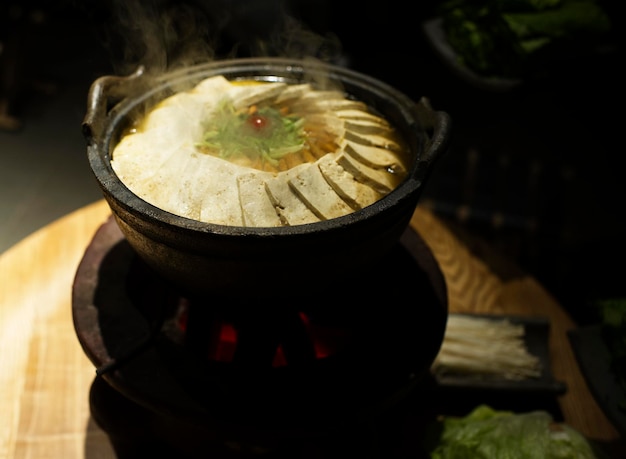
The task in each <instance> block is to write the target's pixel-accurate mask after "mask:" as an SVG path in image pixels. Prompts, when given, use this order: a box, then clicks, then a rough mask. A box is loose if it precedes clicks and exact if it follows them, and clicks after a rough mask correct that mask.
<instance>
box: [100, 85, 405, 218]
mask: <svg viewBox="0 0 626 459" xmlns="http://www.w3.org/2000/svg"><path fill="white" fill-rule="evenodd" d="M406 161H407V151H406V146H405V145H404V142H403V140H402V138H401V137H400V136H399V135H398V133H397V132H396V130H395V129H394V127H393V126H392V125H391V124H390V123H389V122H388V121H386V120H385V119H384V118H383V117H381V116H378V115H377V114H376V113H375V112H374V111H373V110H371V109H369V108H368V107H367V106H366V104H364V103H363V102H361V101H358V100H353V99H351V98H349V97H347V96H346V95H345V94H344V93H343V92H341V91H339V90H327V89H324V90H321V89H315V88H314V87H313V86H312V85H310V84H308V83H301V84H289V83H286V82H274V81H272V82H260V81H256V80H242V81H239V80H238V81H229V80H227V79H226V78H224V77H222V76H213V77H210V78H206V79H204V80H202V81H201V82H200V83H198V84H197V85H196V86H194V87H193V88H192V89H191V90H189V91H183V92H179V93H176V94H174V95H172V96H170V97H168V98H166V99H164V100H163V101H161V102H160V103H159V104H157V105H156V106H155V107H154V108H152V109H151V110H150V111H149V113H148V114H147V115H146V116H145V117H144V118H142V119H141V120H140V121H138V122H137V123H136V124H135V125H133V126H132V128H131V129H129V130H128V132H126V133H125V135H124V136H123V137H122V138H121V140H120V142H119V143H118V144H117V145H116V146H115V148H114V150H113V152H112V160H111V165H112V167H113V169H114V171H115V173H116V174H117V175H118V176H119V178H120V180H122V182H123V183H124V184H125V185H126V186H127V187H128V188H129V189H130V190H131V191H132V192H133V193H135V194H136V195H138V196H139V197H141V198H142V199H144V200H145V201H147V202H149V203H150V204H152V205H154V206H156V207H159V208H161V209H163V210H166V211H168V212H170V213H173V214H176V215H179V216H182V217H186V218H190V219H194V220H199V221H203V222H208V223H216V224H221V225H233V226H256V227H276V226H293V225H301V224H307V223H314V222H318V221H321V220H327V219H331V218H336V217H340V216H343V215H347V214H349V213H351V212H354V211H357V210H359V209H362V208H364V207H366V206H368V205H370V204H373V203H374V202H376V201H378V200H379V199H381V198H382V197H383V196H385V195H386V194H388V193H389V192H391V191H392V190H393V189H394V188H395V187H396V186H397V185H398V184H399V183H400V182H401V181H402V180H403V179H404V178H405V176H406V169H407V165H406Z"/></svg>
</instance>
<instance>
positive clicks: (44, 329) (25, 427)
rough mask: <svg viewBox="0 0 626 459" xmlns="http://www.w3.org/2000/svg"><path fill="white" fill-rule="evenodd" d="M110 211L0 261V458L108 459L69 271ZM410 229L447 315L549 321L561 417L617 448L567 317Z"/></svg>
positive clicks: (465, 245) (100, 208) (501, 263)
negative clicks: (438, 281) (427, 258)
mask: <svg viewBox="0 0 626 459" xmlns="http://www.w3.org/2000/svg"><path fill="white" fill-rule="evenodd" d="M109 215H110V211H109V208H108V206H107V204H106V203H105V202H104V201H98V202H95V203H93V204H91V205H89V206H87V207H85V208H82V209H79V210H77V211H75V212H73V213H71V214H69V215H67V216H65V217H63V218H61V219H60V220H58V221H56V222H53V223H51V224H50V225H48V226H46V227H45V228H42V229H41V230H39V231H38V232H36V233H34V234H32V235H31V236H29V237H27V238H26V239H24V240H23V241H21V242H20V243H18V244H17V245H15V246H14V247H12V248H11V249H9V250H8V251H7V252H5V253H4V254H2V255H1V257H0V279H1V280H0V282H1V287H0V458H38V459H39V458H48V457H50V458H64V459H65V458H82V457H98V458H108V457H111V458H113V457H115V455H114V453H113V450H112V448H111V446H110V444H109V441H108V438H107V436H106V434H105V433H104V432H103V431H102V430H101V429H100V428H99V427H98V426H97V425H95V424H94V423H93V421H92V420H91V418H90V413H89V401H88V391H89V387H90V385H91V383H92V381H93V379H94V377H95V370H94V368H93V365H92V364H91V362H90V361H89V360H88V359H87V357H86V356H85V354H84V353H83V351H82V348H81V346H80V344H79V342H78V340H77V338H76V335H75V331H74V328H73V322H72V313H71V293H72V292H71V290H72V282H73V280H74V275H75V273H76V269H77V267H78V264H79V262H80V261H81V259H82V256H83V254H84V251H85V249H86V248H87V245H88V244H89V242H90V241H91V239H92V237H93V235H94V233H95V231H96V230H97V228H98V227H99V226H100V225H101V224H103V223H104V222H105V221H106V219H107V218H108V216H109ZM411 225H412V227H413V228H414V229H416V230H417V231H418V233H419V234H420V235H421V236H422V238H423V239H424V241H425V242H426V244H427V245H428V246H429V247H430V249H431V251H432V252H433V255H434V257H435V259H436V260H437V262H438V263H439V265H440V267H441V270H442V272H443V274H444V277H445V280H446V285H447V289H448V300H449V311H450V312H471V313H489V314H494V313H495V314H498V313H501V314H515V315H539V316H543V317H547V318H548V319H549V320H550V324H551V326H550V337H549V339H550V358H551V361H552V372H553V374H554V376H555V378H556V379H557V380H559V381H563V382H565V383H566V384H567V391H566V393H565V394H563V395H561V396H559V397H558V403H559V405H560V408H561V411H562V413H563V417H564V421H565V422H567V423H568V424H569V425H571V426H572V427H574V428H575V429H577V430H578V431H580V432H581V433H583V434H584V435H585V436H586V437H588V438H590V439H594V440H598V441H601V442H607V443H619V444H620V445H621V443H622V439H621V438H620V435H619V433H618V432H617V430H616V429H615V428H614V427H613V426H612V425H611V423H610V422H609V421H608V420H607V418H606V417H605V415H604V414H603V412H602V411H601V409H600V408H599V406H598V405H597V404H596V402H595V400H594V399H593V397H592V395H591V393H590V392H589V388H588V386H587V384H586V383H585V380H584V378H583V376H582V374H581V372H580V370H579V368H578V365H577V363H576V359H575V356H574V354H573V352H572V349H571V347H570V344H569V340H568V338H567V335H566V333H567V331H568V330H570V329H573V328H575V326H576V325H575V324H574V322H573V321H572V319H571V317H570V316H569V315H568V314H567V313H566V311H564V310H563V308H562V307H561V306H560V305H559V303H558V302H557V301H556V300H555V299H554V298H553V297H552V296H551V295H550V294H549V293H548V292H547V291H546V290H545V289H544V288H543V287H542V286H541V285H540V284H539V283H538V282H537V281H536V280H534V279H533V278H532V277H530V276H528V275H525V274H524V273H522V272H520V271H519V270H517V269H516V268H515V267H514V266H510V265H508V264H507V263H506V261H505V260H501V259H498V257H497V254H492V253H491V252H490V250H489V247H487V246H486V245H483V244H482V243H481V242H480V241H478V242H476V243H475V242H471V243H470V242H468V241H469V240H466V239H465V238H464V237H462V235H459V234H458V233H457V232H456V231H452V229H451V227H450V226H449V225H447V224H444V222H442V221H441V220H440V219H439V218H437V217H436V216H435V215H434V214H433V213H432V212H430V211H429V210H428V209H427V208H425V207H421V206H419V207H418V208H417V209H416V211H415V214H414V216H413V218H412V220H411Z"/></svg>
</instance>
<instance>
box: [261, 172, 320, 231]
mask: <svg viewBox="0 0 626 459" xmlns="http://www.w3.org/2000/svg"><path fill="white" fill-rule="evenodd" d="M309 166H310V165H309V164H300V165H299V166H296V167H294V168H293V169H289V170H288V171H285V172H281V173H280V174H278V175H277V176H276V177H274V178H271V179H268V180H266V181H265V189H266V191H267V194H268V196H269V197H270V199H271V201H272V204H273V205H274V206H275V207H276V212H277V213H278V215H279V216H280V219H281V221H282V223H283V225H289V226H294V225H304V224H306V223H315V222H318V221H320V219H319V217H317V215H315V214H314V213H313V212H312V211H311V209H309V208H308V207H307V205H306V204H305V203H304V202H302V201H301V200H300V198H299V197H298V196H297V195H296V194H295V193H294V192H293V190H292V189H291V187H290V186H289V179H290V178H291V177H293V176H295V175H297V174H298V172H299V171H300V170H302V169H303V168H306V167H309Z"/></svg>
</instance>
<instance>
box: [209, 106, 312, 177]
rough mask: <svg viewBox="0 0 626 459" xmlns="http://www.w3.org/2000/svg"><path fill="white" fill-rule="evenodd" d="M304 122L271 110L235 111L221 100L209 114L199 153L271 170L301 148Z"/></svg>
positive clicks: (271, 108) (266, 108) (276, 109)
mask: <svg viewBox="0 0 626 459" xmlns="http://www.w3.org/2000/svg"><path fill="white" fill-rule="evenodd" d="M303 124H304V120H303V119H302V118H300V117H297V116H289V115H285V114H283V113H281V111H280V110H279V109H278V108H276V107H272V106H265V107H260V108H256V107H251V108H248V109H245V110H239V111H236V110H235V109H234V107H233V105H232V103H231V102H230V101H229V100H223V101H222V102H221V103H220V104H219V105H218V107H217V109H216V110H215V111H214V112H213V113H212V114H211V116H210V118H209V121H208V123H207V126H206V131H205V134H204V136H203V139H202V142H200V143H199V144H198V147H199V149H200V150H201V151H202V152H204V153H208V154H212V155H215V156H218V157H220V158H223V159H227V160H232V161H234V160H237V159H239V158H247V159H249V160H250V161H252V162H256V161H259V160H260V161H261V162H269V163H270V164H272V165H273V166H276V165H277V164H278V161H279V160H280V159H281V158H283V157H284V156H285V155H287V154H289V153H295V152H297V151H299V150H300V149H302V148H303V146H304V142H305V133H304V130H303V129H302V126H303Z"/></svg>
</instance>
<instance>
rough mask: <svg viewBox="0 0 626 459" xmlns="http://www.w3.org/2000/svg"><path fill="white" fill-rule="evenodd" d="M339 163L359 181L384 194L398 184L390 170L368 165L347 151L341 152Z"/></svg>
mask: <svg viewBox="0 0 626 459" xmlns="http://www.w3.org/2000/svg"><path fill="white" fill-rule="evenodd" d="M337 164H339V165H340V166H341V167H343V168H344V169H345V170H346V171H347V172H349V173H350V174H352V175H353V176H354V178H355V179H357V180H358V181H359V182H362V183H364V184H366V185H368V186H370V187H372V188H374V189H375V190H376V191H378V192H379V193H381V194H383V195H385V194H387V193H389V192H390V191H391V190H393V189H394V187H395V185H396V184H395V178H394V176H393V175H392V174H390V173H389V172H387V171H384V170H381V169H373V168H371V167H369V166H366V165H365V164H363V163H361V162H359V161H357V160H355V159H354V158H352V157H351V156H349V155H346V154H345V153H341V154H340V155H339V156H338V157H337Z"/></svg>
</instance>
